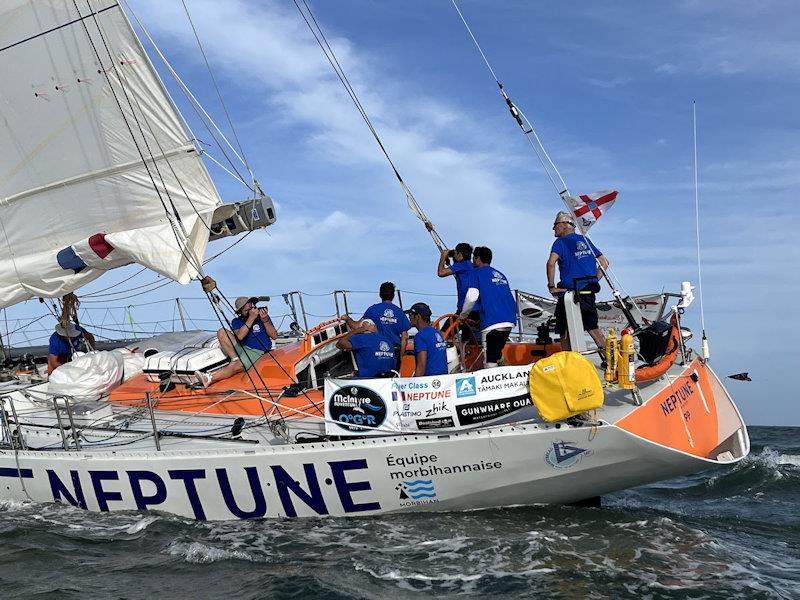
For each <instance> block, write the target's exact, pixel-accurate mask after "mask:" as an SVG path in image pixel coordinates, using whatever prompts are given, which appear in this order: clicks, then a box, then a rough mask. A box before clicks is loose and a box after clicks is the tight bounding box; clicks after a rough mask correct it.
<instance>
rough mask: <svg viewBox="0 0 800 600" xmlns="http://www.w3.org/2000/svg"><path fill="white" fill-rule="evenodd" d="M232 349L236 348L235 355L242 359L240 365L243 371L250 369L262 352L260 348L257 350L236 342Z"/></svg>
mask: <svg viewBox="0 0 800 600" xmlns="http://www.w3.org/2000/svg"><path fill="white" fill-rule="evenodd" d="M233 349H234V350H236V356H238V357H239V360H240V361H242V366H243V367H244V370H245V371H248V370H249V369H251V368H252V367H253V365H255V364H256V361H257V360H258V359H259V358H261V356H262V355H263V354H264V352H263V351H262V350H257V349H256V348H251V347H250V346H243V345H242V344H240V343H238V342H237V343H236V344H234V345H233Z"/></svg>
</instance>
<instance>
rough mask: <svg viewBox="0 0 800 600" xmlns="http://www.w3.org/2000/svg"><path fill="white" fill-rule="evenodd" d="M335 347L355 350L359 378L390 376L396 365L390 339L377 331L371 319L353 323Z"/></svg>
mask: <svg viewBox="0 0 800 600" xmlns="http://www.w3.org/2000/svg"><path fill="white" fill-rule="evenodd" d="M400 314H401V315H402V314H403V313H400ZM404 316H405V315H404ZM336 347H337V348H339V349H340V350H353V352H355V355H356V365H357V366H358V374H357V375H356V377H357V378H359V379H367V378H370V377H387V376H391V374H392V370H393V369H394V368H395V365H396V363H395V356H394V349H393V348H392V343H391V341H390V340H389V339H388V338H386V337H384V336H382V335H381V334H380V333H378V328H377V327H376V326H375V322H374V321H372V319H361V321H359V322H357V323H355V327H353V328H352V329H351V330H350V331H349V332H347V333H346V334H345V335H344V337H342V338H341V339H339V340H338V341H337V342H336Z"/></svg>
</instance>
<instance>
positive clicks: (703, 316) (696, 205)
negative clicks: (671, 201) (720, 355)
mask: <svg viewBox="0 0 800 600" xmlns="http://www.w3.org/2000/svg"><path fill="white" fill-rule="evenodd" d="M692 132H693V136H692V137H693V141H694V220H695V238H696V240H697V286H698V292H699V296H700V328H701V329H702V331H703V337H702V341H701V344H702V348H703V359H705V360H708V358H709V353H708V338H707V337H706V314H705V310H704V309H703V271H702V269H701V268H700V186H699V183H698V174H697V171H698V168H697V102H695V101H694V100H693V101H692Z"/></svg>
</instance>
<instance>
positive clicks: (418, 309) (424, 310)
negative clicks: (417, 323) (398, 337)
mask: <svg viewBox="0 0 800 600" xmlns="http://www.w3.org/2000/svg"><path fill="white" fill-rule="evenodd" d="M406 314H407V315H419V316H420V317H422V318H423V319H430V318H431V314H432V313H431V307H430V306H428V305H427V304H425V303H424V302H417V303H416V304H414V305H413V306H412V307H411V308H409V309H408V310H407V311H406Z"/></svg>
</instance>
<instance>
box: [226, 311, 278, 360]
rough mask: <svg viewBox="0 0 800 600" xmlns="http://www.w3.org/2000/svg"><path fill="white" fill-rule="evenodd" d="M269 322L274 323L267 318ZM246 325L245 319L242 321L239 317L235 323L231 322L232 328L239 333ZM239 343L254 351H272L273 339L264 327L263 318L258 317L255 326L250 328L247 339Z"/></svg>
mask: <svg viewBox="0 0 800 600" xmlns="http://www.w3.org/2000/svg"><path fill="white" fill-rule="evenodd" d="M267 320H268V321H269V322H270V323H272V319H271V318H269V317H267ZM244 324H245V321H244V319H240V318H239V317H236V318H235V319H234V320H233V321H231V327H232V328H233V330H234V331H237V330H238V329H239V328H240V327H241V326H242V325H244ZM239 343H240V344H241V345H242V346H247V347H248V348H253V349H254V350H260V351H261V352H266V351H267V350H272V338H270V337H269V334H268V333H267V328H266V327H264V323H263V322H262V321H261V317H258V318H257V319H256V320H255V321H253V324H252V325H251V326H250V331H248V332H247V335H246V336H245V338H244V339H243V340H242V341H241V342H239Z"/></svg>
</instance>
